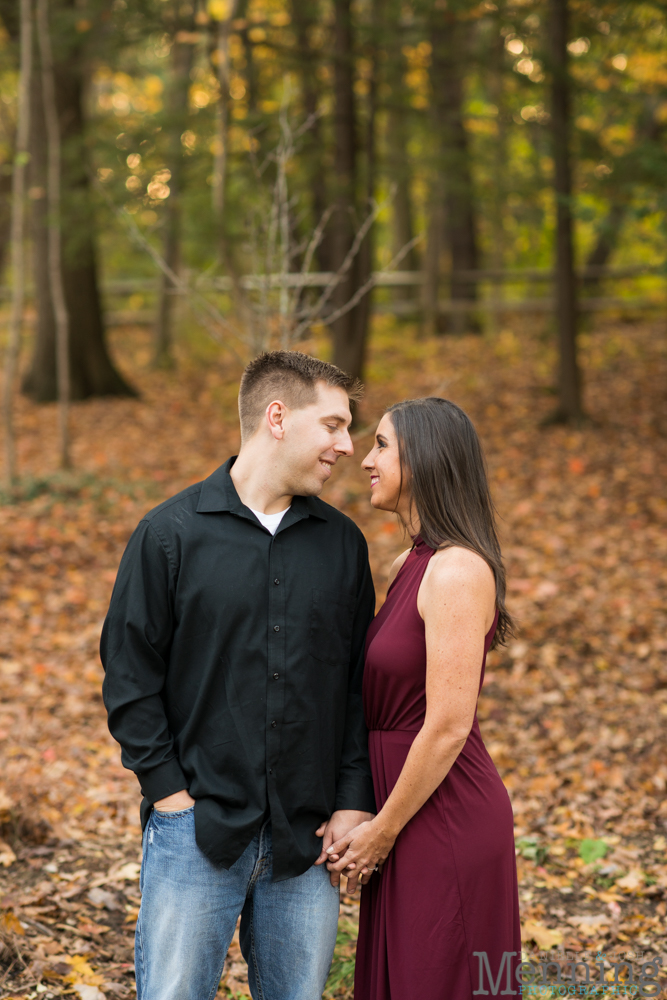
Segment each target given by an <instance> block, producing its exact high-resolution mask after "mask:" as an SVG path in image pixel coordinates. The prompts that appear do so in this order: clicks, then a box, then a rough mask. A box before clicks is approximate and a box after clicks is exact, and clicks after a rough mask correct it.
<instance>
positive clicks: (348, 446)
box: [336, 431, 354, 457]
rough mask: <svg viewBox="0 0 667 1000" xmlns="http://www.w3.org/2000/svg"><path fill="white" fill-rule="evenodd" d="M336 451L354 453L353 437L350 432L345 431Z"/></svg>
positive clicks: (348, 454)
mask: <svg viewBox="0 0 667 1000" xmlns="http://www.w3.org/2000/svg"><path fill="white" fill-rule="evenodd" d="M336 451H337V452H339V453H340V454H341V455H347V456H348V457H349V456H350V455H354V445H353V444H352V438H351V437H350V432H349V431H345V432H344V434H343V436H342V438H341V439H340V440H339V442H338V444H337V445H336Z"/></svg>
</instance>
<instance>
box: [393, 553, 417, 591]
mask: <svg viewBox="0 0 667 1000" xmlns="http://www.w3.org/2000/svg"><path fill="white" fill-rule="evenodd" d="M411 552H412V549H406V550H405V552H401V554H400V556H398V557H397V558H396V559H394V561H393V563H392V564H391V569H390V570H389V586H390V587H391V585H392V583H393V582H394V580H395V579H396V577H397V576H398V571H399V569H400V568H401V566H402V565H403V563H404V562H405V560H406V559H407V558H408V556H409V555H410V553H411Z"/></svg>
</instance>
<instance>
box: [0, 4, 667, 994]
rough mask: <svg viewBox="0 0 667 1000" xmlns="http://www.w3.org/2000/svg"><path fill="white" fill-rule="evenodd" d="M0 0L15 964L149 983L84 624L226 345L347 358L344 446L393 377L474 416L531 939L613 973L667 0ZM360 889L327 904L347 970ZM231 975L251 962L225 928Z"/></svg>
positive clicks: (217, 376) (236, 978)
mask: <svg viewBox="0 0 667 1000" xmlns="http://www.w3.org/2000/svg"><path fill="white" fill-rule="evenodd" d="M0 22H1V23H0V265H1V266H2V270H3V273H4V275H5V277H4V281H5V285H4V286H3V288H2V290H1V292H0V294H2V296H3V299H2V301H4V302H5V303H6V305H5V307H4V310H3V319H5V320H6V322H3V336H4V337H5V344H4V352H5V369H4V408H3V412H4V430H5V446H6V447H5V456H4V483H5V485H4V492H3V494H2V497H1V498H0V499H1V500H2V506H0V560H1V563H2V578H1V581H0V588H1V596H2V600H1V602H0V619H1V621H2V629H1V630H0V757H1V759H2V772H1V775H0V824H1V826H2V830H1V833H2V837H3V838H4V839H3V841H2V842H1V843H0V867H1V872H0V897H1V898H0V914H1V916H0V948H1V951H0V966H1V968H0V995H1V996H4V997H14V998H19V997H20V998H24V997H30V998H34V997H37V996H42V995H44V996H45V997H47V1000H49V998H50V997H53V996H61V995H75V996H79V997H81V998H82V1000H100V998H101V997H105V996H106V997H111V996H115V995H117V996H128V995H130V994H131V993H132V991H133V988H134V983H133V966H132V961H133V956H132V931H133V926H134V922H135V921H136V914H137V907H138V903H139V895H138V884H137V879H138V870H139V869H138V861H139V847H140V838H139V829H138V790H137V787H136V782H135V780H134V778H133V777H132V776H131V775H128V774H127V772H124V771H123V769H122V768H121V767H120V763H119V753H118V748H117V747H116V746H115V744H114V743H113V741H112V740H111V739H110V737H109V735H108V733H107V732H106V727H105V719H104V712H103V708H102V705H101V697H100V684H101V666H100V664H99V659H98V656H97V641H98V636H99V630H100V626H101V620H102V618H103V615H104V612H105V609H106V606H107V604H108V599H109V595H110V590H111V587H112V585H113V580H114V577H115V571H116V568H117V565H118V561H119V558H120V555H121V553H122V550H123V547H124V544H125V542H126V540H127V538H128V537H129V534H130V532H131V530H132V528H133V527H134V525H135V524H136V522H137V521H138V519H139V518H140V517H141V516H142V514H143V513H144V512H145V511H146V510H147V509H149V508H150V507H151V506H153V505H154V504H156V503H158V502H159V501H160V500H161V499H163V498H165V497H166V496H169V495H170V494H172V493H174V492H176V491H177V490H179V489H182V488H183V487H185V486H187V485H189V484H190V483H192V482H196V481H198V480H199V479H201V478H203V477H204V476H205V475H208V474H209V473H210V472H211V471H212V470H213V469H214V468H215V467H216V466H217V465H219V464H220V462H221V461H223V460H224V459H225V458H226V457H227V455H228V454H230V453H233V452H234V451H235V449H236V448H238V432H237V425H236V413H235V400H236V391H237V387H238V378H239V375H240V372H241V371H242V368H243V365H244V363H245V362H246V361H247V360H249V359H250V358H251V357H252V356H254V355H255V354H256V353H257V352H258V351H260V350H263V349H266V348H269V347H279V346H282V347H286V348H297V349H301V350H306V351H310V352H312V353H316V354H318V355H320V356H323V357H327V358H331V359H333V360H335V361H336V362H337V363H339V364H341V365H342V366H343V367H344V368H346V369H348V370H350V371H352V372H354V373H355V374H357V375H360V376H361V377H362V378H363V379H364V381H365V383H366V386H367V392H366V396H365V399H364V401H363V403H362V404H361V405H360V407H359V410H358V412H357V413H356V415H355V447H356V452H357V456H358V457H362V456H363V454H365V452H366V450H367V449H368V446H369V442H370V440H371V437H372V431H373V426H374V423H375V421H377V419H378V418H379V416H380V415H381V414H382V412H383V409H384V407H385V406H386V405H388V404H390V403H391V402H394V401H395V400H396V399H399V398H404V397H407V396H413V395H428V394H435V395H447V396H448V397H449V398H452V399H454V400H455V401H456V402H458V403H460V404H461V405H463V406H464V407H465V408H466V410H467V411H468V412H469V413H470V415H471V416H472V418H473V419H474V421H475V423H476V425H477V427H478V429H479V431H480V434H481V436H482V439H483V443H484V446H485V449H486V453H487V457H488V461H489V471H490V476H491V481H492V487H493V491H494V497H495V501H496V504H497V507H498V512H499V516H500V526H501V535H502V540H503V546H504V552H505V556H506V561H507V565H508V573H509V593H510V600H511V609H512V611H513V613H514V614H515V615H516V616H517V617H518V619H519V620H520V632H519V634H518V636H517V637H516V639H515V640H514V641H512V643H511V644H510V645H509V646H508V647H507V648H506V649H503V650H499V651H497V652H496V653H494V654H493V655H492V657H491V660H490V663H489V667H488V673H487V678H486V683H485V687H484V691H483V693H482V697H481V699H480V709H479V712H480V720H481V725H482V731H483V734H484V736H485V739H486V741H487V744H488V746H489V749H490V751H491V753H492V756H493V758H494V760H495V762H496V764H497V766H498V768H499V770H500V772H501V774H502V776H503V780H504V781H505V782H506V784H507V787H508V789H509V790H510V793H511V795H512V799H513V805H514V810H515V817H516V836H517V860H518V864H519V874H520V882H521V890H520V891H521V905H522V926H523V939H524V947H525V953H526V955H528V956H537V955H539V954H542V955H543V954H544V953H545V952H550V953H551V956H552V957H558V956H560V958H561V959H562V960H565V958H566V956H568V955H569V956H572V955H574V954H576V955H578V956H579V957H580V958H584V959H586V958H587V959H588V960H589V961H590V962H594V961H597V963H598V965H597V969H598V972H596V973H595V975H596V976H599V970H600V968H601V969H602V972H601V977H600V983H599V988H598V994H597V995H600V996H602V995H605V990H606V989H609V990H611V989H612V986H611V985H610V986H608V987H605V986H604V985H603V983H602V980H604V979H605V977H606V979H607V980H609V981H612V980H613V979H614V977H615V976H619V975H620V977H621V979H625V980H626V981H627V979H628V976H629V975H630V974H631V969H630V968H629V967H628V968H626V969H625V971H623V969H621V968H620V966H617V967H616V968H615V967H614V966H613V964H612V963H613V961H618V959H619V955H621V954H622V955H624V956H625V958H628V957H629V956H630V958H629V960H630V961H631V963H634V969H635V971H634V974H635V975H636V974H637V969H638V967H639V965H640V964H641V962H642V961H644V962H646V961H649V960H650V959H656V960H657V959H660V960H663V959H664V962H665V964H666V965H667V924H666V917H667V839H666V834H667V805H666V804H665V797H664V792H665V788H666V786H667V767H666V766H665V764H664V753H663V752H662V748H663V747H664V735H665V734H664V729H665V725H667V662H666V657H665V653H666V652H667V641H666V640H665V624H666V615H665V590H666V588H667V570H666V569H665V552H666V549H667V543H666V536H665V521H666V520H667V502H666V501H665V496H666V495H667V491H666V490H665V479H666V478H667V448H666V445H665V435H666V433H667V414H666V412H665V402H666V396H665V375H666V374H667V371H666V370H667V344H666V341H665V308H666V306H667V302H666V299H665V249H664V248H665V235H666V233H665V221H666V215H665V210H666V207H667V205H666V199H665V191H666V187H665V177H666V176H667V171H666V168H667V156H666V149H665V135H664V133H665V127H666V124H667V58H666V57H667V4H665V3H662V2H652V3H643V2H640V0H635V2H632V3H623V2H610V3H604V2H588V0H570V2H566V0H549V2H547V0H530V2H528V0H498V2H490V0H488V2H482V3H480V2H473V0H431V2H427V0H423V2H422V0H412V2H402V0H358V2H354V3H353V2H351V0H293V2H290V0H208V2H204V0H198V2H190V0H183V2H180V3H179V2H175V0H113V2H112V3H107V2H104V3H102V2H98V0H48V2H46V0H36V2H33V0H20V3H17V2H16V0H0ZM366 489H367V483H366V479H365V476H363V475H362V474H361V473H360V471H359V470H358V465H357V459H356V457H355V459H354V460H353V462H348V463H347V465H345V466H344V467H342V468H340V469H338V470H337V471H336V474H335V477H334V478H333V480H332V483H331V484H330V485H329V486H328V488H327V493H326V495H325V499H327V500H328V501H329V502H331V503H334V504H336V505H337V506H339V507H341V509H343V510H345V512H346V513H348V514H349V515H350V516H352V517H353V518H354V519H355V520H356V521H357V523H359V525H360V526H361V527H362V529H363V530H364V532H365V533H366V535H367V537H368V539H369V544H370V551H371V560H372V565H373V570H374V574H375V579H376V586H377V591H378V599H379V600H380V601H381V600H382V598H383V596H384V592H385V587H386V584H385V581H386V573H387V570H388V568H389V565H390V564H391V561H392V560H393V558H394V557H395V555H396V554H397V553H398V552H400V551H401V549H402V548H404V547H405V539H404V537H403V535H402V532H401V531H400V530H399V528H398V526H397V525H396V523H395V519H393V518H392V517H390V516H389V515H387V516H384V515H381V514H372V513H371V511H370V508H369V505H368V501H367V492H366ZM663 897H665V898H663ZM356 919H357V904H356V902H355V901H354V900H352V899H350V898H344V899H343V902H342V905H341V929H340V934H339V943H338V947H337V952H336V958H335V961H334V967H333V969H332V975H331V977H330V981H329V984H328V986H327V991H326V994H325V995H326V996H327V997H333V996H339V997H348V996H351V982H352V973H353V965H354V944H355V938H356ZM600 956H602V957H600ZM415 961H419V956H416V957H415ZM591 968H593V966H591ZM656 990H658V992H656ZM617 992H618V990H617V991H616V993H617ZM219 995H220V996H221V997H230V996H233V995H247V980H246V978H245V972H244V965H243V962H242V960H241V958H240V953H239V949H238V943H237V942H235V944H234V946H233V948H232V951H231V953H230V956H229V959H228V961H227V963H226V966H225V971H224V975H223V979H222V982H221V986H220V993H219ZM545 995H546V994H545ZM610 995H611V994H610ZM651 995H662V994H661V993H660V988H659V987H656V989H655V990H653V993H652V994H651Z"/></svg>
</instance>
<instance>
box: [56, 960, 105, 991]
mask: <svg viewBox="0 0 667 1000" xmlns="http://www.w3.org/2000/svg"><path fill="white" fill-rule="evenodd" d="M65 961H66V962H68V963H69V964H70V965H71V966H72V971H71V972H70V974H69V975H68V976H65V982H66V983H72V985H75V984H76V983H84V984H85V985H87V986H101V985H102V983H103V982H104V976H100V975H98V974H97V973H96V972H93V970H92V969H91V967H90V965H89V964H88V962H87V961H86V959H85V958H84V957H83V955H70V956H69V958H66V959H65Z"/></svg>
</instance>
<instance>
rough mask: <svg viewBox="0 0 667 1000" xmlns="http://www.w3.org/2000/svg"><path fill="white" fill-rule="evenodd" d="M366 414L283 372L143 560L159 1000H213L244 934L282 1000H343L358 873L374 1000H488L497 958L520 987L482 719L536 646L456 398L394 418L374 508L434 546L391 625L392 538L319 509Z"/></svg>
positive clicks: (147, 918) (383, 447) (402, 561)
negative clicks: (508, 588)
mask: <svg viewBox="0 0 667 1000" xmlns="http://www.w3.org/2000/svg"><path fill="white" fill-rule="evenodd" d="M358 395H359V386H358V383H356V382H354V381H353V380H352V379H350V378H349V377H348V376H347V375H346V374H345V373H344V372H342V371H341V370H340V369H338V368H336V367H335V366H333V365H331V364H327V363H325V362H323V361H319V360H317V359H315V358H312V357H308V356H307V355H304V354H300V353H297V352H284V351H276V352H272V353H269V354H264V355H262V356H260V357H259V358H257V359H256V360H255V361H253V362H252V363H251V364H250V365H248V367H247V368H246V371H245V373H244V375H243V378H242V380H241V386H240V391H239V412H240V420H241V439H242V444H241V449H240V452H239V455H238V457H236V458H230V459H229V460H228V461H227V462H226V463H225V464H224V465H222V466H221V467H220V468H219V469H217V470H216V471H215V472H214V473H213V474H212V475H211V476H209V478H208V479H206V480H204V482H202V483H198V484H197V485H195V486H191V487H190V488H189V489H186V490H184V491H183V492H182V493H179V494H178V495H177V496H175V497H172V498H171V499H170V500H167V501H166V502H165V503H163V504H160V506H159V507H157V508H155V510H153V511H151V512H150V513H149V514H147V515H146V517H145V518H144V519H143V520H142V521H141V523H140V524H139V526H138V527H137V529H136V531H135V532H134V534H133V535H132V538H131V539H130V542H129V544H128V546H127V549H126V551H125V554H124V556H123V560H122V562H121V565H120V569H119V572H118V578H117V581H116V585H115V587H114V591H113V596H112V599H111V607H110V609H109V614H108V616H107V619H106V622H105V625H104V630H103V634H102V645H101V651H102V661H103V663H104V667H105V671H106V677H105V681H104V699H105V704H106V707H107V710H108V713H109V726H110V729H111V732H112V734H113V735H114V737H115V738H116V739H117V740H118V742H119V743H120V744H121V747H122V760H123V763H124V765H125V766H126V767H128V768H130V769H131V770H133V771H134V772H135V773H136V775H137V778H138V779H139V783H140V785H141V789H142V792H143V796H144V798H143V802H142V810H141V814H142V825H143V831H144V833H143V865H142V872H141V891H142V902H141V910H140V914H139V919H138V921H137V931H136V958H135V968H136V977H137V995H138V1000H212V998H213V997H215V995H216V992H217V989H218V983H219V980H220V977H221V974H222V969H223V964H224V960H225V956H226V953H227V950H228V948H229V944H230V942H231V939H232V935H233V933H234V929H235V926H236V922H237V919H238V917H239V915H240V916H241V930H240V938H241V948H242V951H243V954H244V956H245V958H246V960H247V962H248V976H249V982H250V988H251V991H252V995H253V997H254V998H255V1000H258V998H261V1000H319V998H320V997H321V995H322V990H323V988H324V985H325V982H326V978H327V974H328V971H329V966H330V964H331V959H332V955H333V950H334V945H335V942H336V929H337V921H338V909H339V890H338V884H339V882H340V877H341V874H343V873H344V874H345V875H346V876H347V879H348V883H347V884H348V891H349V892H354V891H355V890H356V887H357V885H358V884H361V885H366V884H367V883H368V884H367V887H366V888H365V889H364V891H363V893H362V903H361V922H360V935H359V943H358V949H357V965H356V980H355V997H356V1000H468V998H470V997H471V996H472V994H473V990H474V989H475V987H476V984H477V982H478V978H479V977H478V974H477V967H478V963H479V961H480V959H479V958H478V957H475V955H474V953H475V952H477V953H480V952H483V953H486V955H487V956H488V963H489V968H490V969H491V971H492V973H493V976H494V978H495V976H496V974H497V969H498V968H499V967H500V966H501V963H502V962H503V953H505V952H513V953H514V955H517V953H518V956H517V958H518V960H520V927H519V914H518V897H517V884H516V870H515V862H514V838H513V823H512V810H511V806H510V802H509V798H508V796H507V793H506V791H505V788H504V786H503V784H502V782H501V780H500V777H499V776H498V773H497V771H496V769H495V767H494V765H493V763H492V761H491V759H490V757H489V755H488V753H487V751H486V749H485V747H484V744H483V743H482V739H481V736H480V732H479V727H478V724H477V719H476V704H477V697H478V693H479V689H480V687H481V683H482V678H483V673H484V660H485V657H486V653H487V652H488V650H489V649H490V648H491V646H492V645H493V644H494V642H497V641H502V639H503V638H504V637H505V635H507V634H508V632H509V630H510V629H511V620H510V618H509V616H508V614H507V611H506V610H505V604H504V593H505V577H504V571H503V566H502V560H501V556H500V550H499V546H498V542H497V538H496V533H495V528H494V519H493V511H492V504H491V499H490V496H489V492H488V487H487V482H486V476H485V471H484V460H483V457H482V452H481V449H480V445H479V441H478V438H477V435H476V433H475V430H474V428H473V426H472V424H471V423H470V421H469V419H468V418H467V417H466V415H465V414H464V413H463V412H462V410H460V409H459V408H458V407H457V406H455V405H454V404H453V403H449V402H447V401H446V400H444V399H436V398H430V399H417V400H409V401H407V402H403V403H398V404H396V405H395V406H393V407H391V408H390V409H389V410H388V411H387V413H386V414H385V415H384V417H383V418H382V420H381V421H380V424H379V426H378V428H377V433H376V437H375V442H374V445H373V448H372V450H371V451H370V453H369V454H368V456H367V457H366V458H365V459H364V462H363V463H362V464H363V468H364V469H365V470H366V471H367V472H369V473H370V480H371V504H372V506H373V507H375V508H376V509H379V510H389V511H395V512H397V513H398V515H399V516H400V518H401V520H402V522H403V524H404V525H405V527H406V529H407V531H408V532H409V533H410V535H411V536H412V537H413V545H412V548H411V549H410V550H409V551H407V552H404V553H403V555H401V556H399V558H398V559H397V560H396V562H395V563H394V565H393V567H392V570H391V575H390V582H391V586H390V589H389V593H388V595H387V600H386V602H385V604H384V606H383V607H382V609H381V610H380V612H379V614H378V615H377V617H376V618H375V619H373V614H374V609H375V597H374V591H373V583H372V579H371V572H370V568H369V565H368V555H367V547H366V542H365V540H364V538H363V536H362V534H361V532H360V531H359V529H358V528H357V527H356V526H355V525H354V524H353V522H352V521H351V520H349V519H348V518H347V517H345V516H344V515H343V514H341V513H339V511H337V510H335V509H334V508H332V507H330V506H328V505H327V504H325V503H324V502H323V501H322V500H320V499H318V496H319V494H320V493H321V491H322V488H323V486H324V484H325V483H326V481H327V479H328V478H329V477H330V475H331V469H332V466H333V465H335V463H336V462H337V460H338V459H339V458H340V457H342V456H350V455H352V453H353V446H352V441H351V439H350V434H349V426H350V421H351V415H350V400H351V399H352V400H355V399H357V398H358ZM362 681H363V683H362ZM508 975H509V973H508ZM508 982H509V980H508Z"/></svg>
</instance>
